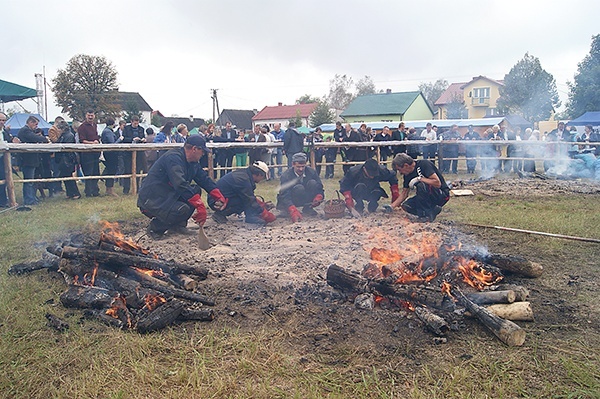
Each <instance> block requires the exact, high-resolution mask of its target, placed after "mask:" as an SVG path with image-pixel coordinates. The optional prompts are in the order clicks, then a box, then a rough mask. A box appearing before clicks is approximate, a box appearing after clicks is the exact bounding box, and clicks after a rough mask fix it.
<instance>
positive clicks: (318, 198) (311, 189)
mask: <svg viewBox="0 0 600 399" xmlns="http://www.w3.org/2000/svg"><path fill="white" fill-rule="evenodd" d="M306 161H307V156H306V154H305V153H303V152H299V153H296V154H294V155H292V167H291V168H289V169H288V170H286V171H285V172H283V174H282V175H281V183H280V186H279V194H277V209H279V210H281V211H285V212H288V214H289V215H290V218H291V219H292V222H294V223H296V222H299V221H301V220H302V217H303V216H316V215H317V211H315V210H314V208H315V207H317V206H319V205H320V204H321V202H323V198H324V195H325V191H324V190H323V183H322V182H321V179H320V178H319V175H318V174H317V171H316V170H315V169H313V168H311V167H310V166H306ZM299 207H301V208H302V213H300V211H299V210H298V208H299Z"/></svg>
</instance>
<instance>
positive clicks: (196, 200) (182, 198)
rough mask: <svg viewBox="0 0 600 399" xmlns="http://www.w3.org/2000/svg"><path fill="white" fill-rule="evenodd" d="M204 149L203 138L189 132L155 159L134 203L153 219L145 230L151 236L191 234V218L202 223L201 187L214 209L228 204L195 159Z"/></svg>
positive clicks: (203, 216) (203, 219) (204, 218)
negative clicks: (181, 144) (178, 145)
mask: <svg viewBox="0 0 600 399" xmlns="http://www.w3.org/2000/svg"><path fill="white" fill-rule="evenodd" d="M206 152H208V149H207V148H206V140H205V139H204V137H202V136H200V135H192V136H190V137H189V138H188V139H187V142H186V143H185V144H184V145H183V147H181V148H174V149H172V150H169V151H167V152H166V153H165V154H163V155H162V156H161V157H160V158H158V160H157V161H156V162H155V163H154V164H153V165H152V167H151V168H150V171H149V172H148V176H146V177H145V178H144V180H142V186H141V187H140V192H139V195H138V201H137V205H138V207H139V208H140V210H141V211H142V213H143V214H144V215H146V216H148V217H149V218H151V219H152V220H151V221H150V225H149V226H148V230H147V231H148V234H149V235H150V236H151V237H152V238H155V239H160V238H162V237H163V236H164V234H165V233H166V232H167V231H168V232H169V233H180V234H193V232H190V231H188V230H187V228H186V226H187V222H188V219H189V218H190V217H191V218H192V219H193V220H194V221H195V222H196V223H197V224H199V225H203V224H204V222H205V221H206V207H205V206H204V202H203V201H202V198H201V196H200V192H201V190H202V189H204V190H205V191H206V192H208V195H209V200H210V199H212V200H213V203H214V204H215V208H216V209H221V208H224V207H225V206H227V198H225V197H224V196H223V194H221V191H220V190H219V189H218V188H217V185H216V184H215V182H214V181H213V180H212V179H211V178H210V177H209V176H208V174H207V173H206V171H204V169H202V168H201V167H200V163H199V162H198V161H199V160H200V158H201V157H202V155H204V154H205V153H206ZM192 181H193V182H194V183H195V184H192Z"/></svg>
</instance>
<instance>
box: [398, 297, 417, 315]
mask: <svg viewBox="0 0 600 399" xmlns="http://www.w3.org/2000/svg"><path fill="white" fill-rule="evenodd" d="M398 304H399V305H400V307H402V308H404V309H406V310H410V311H411V312H414V311H415V305H413V304H412V303H410V302H409V301H405V300H402V299H400V300H398Z"/></svg>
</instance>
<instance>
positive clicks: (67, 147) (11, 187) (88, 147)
mask: <svg viewBox="0 0 600 399" xmlns="http://www.w3.org/2000/svg"><path fill="white" fill-rule="evenodd" d="M431 144H436V145H437V146H438V147H437V159H438V162H439V164H442V162H443V161H444V160H453V159H457V160H458V159H463V158H460V157H459V158H447V157H444V152H447V146H448V145H457V144H458V145H459V146H461V147H464V146H478V147H479V146H488V147H489V146H494V147H500V148H501V149H503V154H504V155H502V156H500V157H496V156H494V157H482V156H478V157H477V159H478V160H482V161H483V160H528V161H538V160H550V159H554V157H555V156H556V155H551V154H565V156H566V154H567V152H568V149H569V148H571V147H573V146H576V147H579V146H589V145H591V146H595V145H598V146H600V143H572V142H545V141H490V140H473V141H468V140H460V141H441V140H435V141H425V140H414V141H406V140H405V141H383V142H381V141H379V142H352V143H338V142H322V143H308V144H307V145H305V148H307V149H308V151H309V156H310V164H311V166H313V167H314V166H315V165H317V163H316V160H315V150H316V149H318V148H324V149H327V148H331V147H334V148H351V147H352V148H370V149H371V153H372V156H374V157H375V158H376V159H377V161H378V162H381V147H388V146H392V147H393V146H411V145H415V146H423V145H431ZM182 145H183V144H178V143H172V144H165V143H159V144H153V143H144V144H49V143H48V144H46V143H44V144H24V143H19V144H16V143H10V144H6V146H5V147H3V148H0V152H2V153H4V154H9V155H12V154H18V153H56V152H79V153H81V152H100V151H111V152H114V151H117V152H118V151H127V152H131V153H132V160H131V165H132V168H131V173H128V174H122V175H116V176H110V177H111V178H130V179H131V193H132V194H134V195H135V194H137V189H138V188H137V178H138V177H143V176H145V175H146V174H143V173H142V174H138V173H137V153H138V152H139V151H148V150H168V149H171V148H177V147H181V146H182ZM508 146H515V147H516V148H520V149H529V150H530V151H529V153H533V152H538V153H539V154H543V155H542V156H534V157H507V156H506V148H507V147H508ZM207 147H208V148H209V149H217V150H218V149H226V148H227V149H231V148H235V149H241V148H243V149H253V148H267V149H268V148H281V147H283V143H282V142H262V143H252V142H234V143H211V142H209V143H207ZM444 148H446V151H445V150H444ZM462 152H464V151H462ZM207 155H208V172H209V175H210V176H214V172H215V171H218V170H222V169H235V168H237V167H232V168H226V167H223V166H218V167H215V166H214V162H213V153H212V152H209V153H208V154H207ZM362 162H363V161H360V162H351V161H346V162H341V163H340V162H336V163H327V162H319V163H318V165H323V166H325V165H353V164H359V163H362ZM390 162H391V159H388V160H387V163H390ZM279 167H287V163H283V164H271V165H269V168H279ZM4 170H5V180H4V181H0V184H2V183H5V184H6V190H7V196H8V200H9V205H10V206H15V205H16V199H15V183H23V182H28V183H50V182H58V181H67V180H85V179H102V178H106V177H107V176H77V177H64V178H41V179H27V180H24V179H15V178H13V174H12V170H13V165H12V159H11V156H4Z"/></svg>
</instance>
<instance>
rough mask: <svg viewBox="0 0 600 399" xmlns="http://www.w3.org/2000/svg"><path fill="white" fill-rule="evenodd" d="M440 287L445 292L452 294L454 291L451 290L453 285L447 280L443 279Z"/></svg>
mask: <svg viewBox="0 0 600 399" xmlns="http://www.w3.org/2000/svg"><path fill="white" fill-rule="evenodd" d="M440 288H441V289H442V292H443V293H444V294H446V295H450V296H452V293H451V292H450V289H451V288H452V285H450V283H448V282H447V281H442V285H441V286H440Z"/></svg>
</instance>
